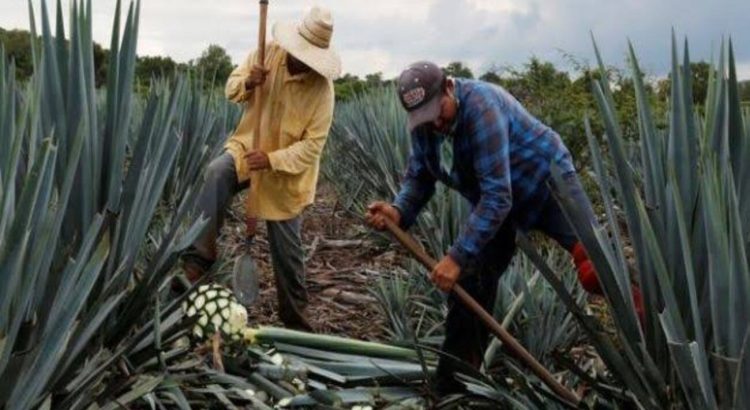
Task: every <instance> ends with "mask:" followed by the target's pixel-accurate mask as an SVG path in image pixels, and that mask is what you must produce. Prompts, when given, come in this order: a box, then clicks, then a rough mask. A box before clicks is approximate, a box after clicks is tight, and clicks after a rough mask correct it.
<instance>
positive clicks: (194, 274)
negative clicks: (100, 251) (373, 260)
mask: <svg viewBox="0 0 750 410" xmlns="http://www.w3.org/2000/svg"><path fill="white" fill-rule="evenodd" d="M332 34H333V22H332V18H331V14H330V12H329V11H328V10H325V9H322V8H318V7H313V8H312V9H311V10H310V11H309V12H308V13H307V14H306V15H305V16H304V18H303V20H302V21H301V22H299V23H278V24H276V25H274V27H273V37H274V41H272V42H270V43H269V44H268V45H267V47H266V56H265V62H264V64H263V65H262V66H261V65H259V64H257V59H256V55H255V53H251V54H250V56H248V58H247V59H246V60H245V62H244V63H243V64H241V65H240V66H239V67H237V68H236V69H235V70H234V71H233V72H232V74H231V75H230V77H229V80H228V81H227V84H226V90H225V92H226V96H227V98H228V99H230V100H231V101H234V102H237V103H241V104H244V108H245V110H244V113H243V115H242V118H241V119H240V122H239V124H238V125H237V128H236V130H235V132H234V134H233V135H232V136H231V137H230V138H229V140H228V142H227V143H226V146H225V149H226V150H225V151H224V153H222V154H221V155H220V156H219V157H218V158H216V159H214V160H213V161H212V162H211V163H210V164H209V166H208V170H207V174H206V184H205V187H204V188H203V191H202V192H201V194H200V198H199V200H198V202H199V207H200V210H201V211H202V212H203V214H204V215H205V216H206V217H208V218H209V224H208V227H207V228H206V230H205V231H204V233H203V235H202V236H201V237H200V238H199V239H198V240H197V241H196V242H195V243H193V245H192V246H191V248H190V249H189V250H188V252H187V253H186V255H185V256H184V257H183V261H184V269H185V273H186V275H187V276H188V279H189V280H191V281H195V280H197V279H198V278H200V276H201V275H203V274H204V273H205V272H206V271H207V270H208V268H209V267H210V266H211V265H212V264H213V262H214V261H215V260H216V258H217V249H216V239H217V237H218V235H219V232H220V229H221V226H222V224H223V221H224V213H225V212H226V209H227V207H228V206H229V205H230V203H231V200H232V197H233V196H234V195H235V194H237V193H238V192H240V191H242V190H244V189H245V188H247V187H248V186H249V187H250V191H249V193H248V200H247V210H248V212H251V213H252V215H255V216H256V217H257V218H258V219H263V220H266V221H267V228H268V237H269V244H270V247H271V259H272V262H273V270H274V276H275V278H276V289H277V294H278V301H279V317H280V318H281V320H282V321H283V322H284V324H285V325H286V326H287V327H290V328H295V329H302V330H311V328H310V325H309V323H308V321H307V319H306V316H305V308H306V306H307V290H306V289H305V282H304V276H305V272H304V254H303V250H302V240H301V235H300V228H301V217H300V214H301V213H302V211H303V210H304V209H305V207H307V206H308V205H310V204H311V203H312V202H313V200H314V198H315V187H316V184H317V181H318V173H319V168H320V156H321V152H322V151H323V146H324V144H325V141H326V138H327V136H328V130H329V129H330V127H331V121H332V119H333V105H334V93H333V82H332V81H333V79H335V78H336V77H338V75H339V74H340V72H341V60H340V58H339V56H338V54H337V53H336V51H335V50H334V49H333V48H332V47H331V37H332ZM256 92H261V93H262V107H261V113H260V136H259V147H260V149H259V150H253V149H252V147H253V139H254V138H257V137H258V136H256V135H254V134H255V124H256V121H258V118H257V114H256V110H255V109H254V107H253V105H254V103H255V98H254V97H255V93H256ZM251 172H252V173H253V176H252V181H250V174H251Z"/></svg>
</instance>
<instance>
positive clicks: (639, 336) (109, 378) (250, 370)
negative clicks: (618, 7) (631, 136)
mask: <svg viewBox="0 0 750 410" xmlns="http://www.w3.org/2000/svg"><path fill="white" fill-rule="evenodd" d="M121 10H122V11H123V12H122V13H121ZM29 14H30V22H31V31H32V33H33V36H34V38H37V36H38V38H39V40H38V41H32V48H33V50H32V51H33V57H34V68H35V71H34V75H33V76H32V78H31V79H30V80H29V81H28V82H23V83H19V82H17V81H16V76H15V73H14V65H13V62H11V61H9V59H8V58H7V57H6V55H5V53H4V51H3V50H2V48H0V188H1V189H0V408H7V409H28V408H45V409H51V408H55V409H57V408H65V409H68V408H73V409H98V408H104V409H116V408H123V407H124V408H153V409H157V408H159V409H162V408H180V409H188V408H260V409H270V408H347V409H348V408H363V409H364V408H391V409H412V408H414V409H416V408H426V407H441V408H475V407H484V408H518V409H527V408H530V409H547V408H568V407H569V405H568V404H567V403H565V402H563V401H560V400H559V399H558V398H557V397H555V395H554V394H553V393H552V392H551V391H549V390H548V389H547V388H546V387H545V386H544V385H543V384H542V383H541V382H540V381H539V380H538V379H537V378H536V377H535V376H533V375H532V374H531V373H530V372H528V371H527V370H526V369H525V368H524V367H523V366H522V365H520V364H519V363H517V362H516V360H515V359H514V358H513V357H510V356H508V355H506V354H505V352H504V350H503V348H502V345H501V343H500V342H498V341H497V340H493V341H492V343H491V344H490V346H489V348H488V349H487V351H486V352H485V360H484V365H483V366H482V368H481V369H480V370H473V369H471V368H468V367H467V368H466V369H465V372H463V373H462V374H461V375H460V376H459V377H461V378H462V380H463V381H464V383H465V384H466V386H467V388H468V392H467V393H466V394H463V395H458V396H453V397H448V398H442V399H438V398H436V397H434V396H433V395H431V393H430V387H431V382H432V380H431V378H432V374H433V371H434V366H435V363H436V360H437V358H438V357H439V354H440V352H439V351H438V350H437V349H438V347H439V346H440V342H441V340H442V336H443V334H442V332H443V331H442V321H443V319H444V317H445V314H446V307H445V303H444V301H445V296H444V295H443V294H442V293H440V292H438V291H436V290H434V289H433V288H432V286H431V284H430V283H429V282H428V280H427V279H426V276H425V275H424V272H423V271H422V270H421V268H419V267H418V266H417V265H416V264H409V263H405V264H404V265H403V266H401V267H399V268H398V269H397V271H394V272H387V271H384V272H380V276H379V278H378V279H377V281H376V283H375V284H374V285H373V286H372V288H371V289H370V290H369V291H370V292H371V293H372V295H373V297H374V299H375V300H376V301H377V308H378V309H379V311H380V313H381V314H382V316H383V317H384V323H385V329H384V331H385V334H386V335H387V340H382V341H381V343H375V342H361V341H357V340H353V339H349V338H346V337H345V336H346V335H336V336H333V335H313V334H305V333H299V332H294V331H288V330H285V329H277V328H262V327H261V328H256V327H254V324H253V323H239V324H238V323H237V317H241V318H242V317H244V316H241V315H240V316H237V315H236V313H238V312H240V311H241V310H242V308H241V307H237V304H236V302H235V301H234V300H233V298H232V296H231V295H229V294H225V290H224V288H221V287H207V286H204V284H198V285H196V287H194V288H195V289H193V290H195V291H196V292H197V293H195V292H192V291H189V292H186V293H184V294H177V293H176V292H174V291H172V290H171V286H170V283H171V282H172V280H184V279H183V278H182V275H181V270H180V268H179V263H178V258H179V255H180V254H181V252H183V251H184V250H185V249H186V248H187V246H188V245H189V244H190V243H191V242H192V240H193V239H194V238H195V237H196V236H197V235H198V234H199V233H200V231H201V229H202V227H203V226H204V223H205V221H204V219H203V218H202V216H201V215H197V214H196V213H195V212H194V206H195V201H196V196H197V192H198V191H199V190H200V188H201V185H202V183H203V182H202V178H201V175H202V173H203V170H204V169H205V167H206V165H207V164H208V162H209V161H210V159H211V158H213V157H214V156H216V155H217V153H218V152H219V151H220V150H221V148H222V145H223V141H224V139H225V138H226V137H227V136H228V135H229V134H230V133H231V131H232V129H233V127H234V125H235V124H236V123H237V121H238V119H239V116H240V113H241V107H239V106H236V105H233V104H230V103H229V102H227V101H225V99H224V98H223V96H222V94H221V92H212V91H207V90H206V87H204V85H203V81H202V75H203V74H202V73H186V74H179V75H177V76H176V77H175V78H154V79H153V81H152V83H151V86H150V89H149V90H148V92H147V93H145V94H136V93H135V92H134V89H135V87H134V68H135V52H136V48H137V43H138V31H139V14H140V5H139V3H138V2H132V3H130V4H129V5H127V7H126V8H125V9H122V7H121V5H120V4H119V2H118V5H117V12H116V14H115V15H114V16H113V22H112V27H113V29H112V40H111V44H110V45H109V47H110V53H111V54H110V60H109V66H108V73H107V83H106V85H105V86H104V87H102V88H98V89H97V88H96V87H95V86H94V63H93V51H92V50H93V39H92V15H93V14H92V8H91V1H90V0H88V1H81V2H73V4H72V6H71V9H70V11H69V15H68V16H67V19H66V18H65V16H64V13H63V9H62V8H61V7H60V4H58V5H57V8H56V13H55V15H53V16H50V14H49V12H48V9H47V8H46V6H45V5H44V4H42V6H41V7H37V8H35V7H34V4H32V3H30V4H29ZM53 27H54V30H53ZM672 50H673V51H672V56H671V59H672V61H673V63H672V70H671V80H672V88H671V96H670V98H669V107H670V110H669V113H668V115H669V118H668V119H667V121H666V123H667V124H668V127H667V128H666V129H661V128H657V126H656V125H655V124H656V123H661V122H659V121H656V120H655V118H654V116H653V114H652V111H651V107H650V106H649V103H648V99H647V98H646V95H645V91H644V87H645V86H644V84H643V78H642V76H641V74H640V73H641V71H640V69H639V67H638V62H637V58H636V55H635V52H634V51H633V50H632V48H631V52H630V57H629V61H630V64H631V66H632V67H631V68H632V72H633V79H634V81H635V92H636V98H637V101H638V124H639V130H640V135H639V138H637V139H635V140H625V139H624V137H623V135H622V133H621V127H620V125H619V124H618V121H617V119H616V116H615V115H614V113H615V112H616V110H615V107H614V102H613V99H612V96H611V91H610V88H609V87H610V84H609V82H608V81H607V79H606V77H602V78H599V79H597V80H594V82H593V83H592V94H593V95H594V96H595V98H596V101H597V103H598V109H599V113H598V116H599V117H600V118H601V120H602V122H603V123H604V124H605V128H606V132H605V133H604V134H603V135H594V134H593V133H592V132H589V134H588V135H587V136H581V138H584V137H587V140H588V144H589V147H590V151H591V156H590V158H591V164H590V167H589V169H587V170H585V171H584V172H589V173H590V174H591V175H592V176H593V177H594V178H595V180H596V181H597V183H598V187H599V189H600V190H599V192H589V195H590V196H592V198H594V199H595V201H596V202H598V203H601V204H602V207H603V209H604V210H605V212H604V214H603V215H602V218H601V224H599V225H598V226H591V225H589V224H586V223H582V222H581V221H582V220H583V219H582V218H581V216H580V212H579V210H578V209H577V207H576V204H575V203H572V202H571V201H570V200H569V199H568V196H567V193H566V192H564V191H563V190H557V189H555V190H554V191H555V193H556V195H557V197H558V198H559V200H560V201H561V203H562V204H563V207H564V210H565V212H566V214H567V216H568V218H569V219H570V220H571V221H572V222H573V224H574V226H575V228H576V231H577V233H578V235H579V236H580V238H581V240H582V241H583V242H584V244H585V245H586V247H587V249H588V250H589V254H590V255H591V257H592V260H593V262H594V264H595V266H596V269H597V272H599V274H600V278H601V281H602V285H603V288H604V290H605V297H604V298H603V299H602V300H593V301H592V300H588V299H587V295H586V294H585V293H584V292H583V291H582V289H581V288H580V287H579V286H578V285H577V283H576V280H575V274H574V273H573V266H572V263H571V262H570V260H569V257H568V255H567V254H566V253H564V252H562V251H561V250H559V249H557V248H555V247H554V246H551V245H549V244H546V243H544V242H543V241H540V240H536V238H534V240H531V239H529V238H528V237H526V236H523V235H521V236H519V238H518V243H519V248H520V249H521V250H522V252H519V255H518V256H517V258H516V259H515V260H514V262H513V263H512V265H511V267H510V268H509V269H508V271H507V272H505V274H504V275H503V276H502V278H501V283H500V286H499V288H498V298H497V303H496V306H495V309H494V312H492V313H494V315H495V317H496V318H497V319H498V321H500V322H501V323H502V325H503V326H505V327H507V328H508V329H509V330H510V332H511V333H512V334H513V335H514V336H515V337H516V338H518V340H519V341H520V342H521V343H522V344H523V345H524V346H526V347H527V349H528V350H529V351H530V352H531V353H532V354H533V355H534V356H535V357H537V358H538V359H539V361H540V362H541V363H542V364H543V365H544V366H546V367H547V368H549V369H550V370H552V372H553V374H554V375H555V376H556V377H557V378H558V379H559V380H560V381H562V382H563V383H564V384H566V385H567V386H568V387H569V388H571V389H574V390H575V391H577V392H578V393H579V394H580V395H581V396H583V398H584V399H583V402H582V403H581V406H582V407H584V408H588V407H596V406H600V407H601V408H644V409H662V408H675V409H682V408H690V409H704V408H722V409H734V408H737V409H739V408H748V407H750V357H748V355H749V354H748V353H747V351H748V350H750V328H749V327H748V325H749V324H750V318H749V317H748V315H750V306H748V304H749V303H750V302H749V300H750V259H748V258H749V257H750V255H749V254H748V252H750V249H748V246H749V245H748V243H749V242H748V240H750V176H748V175H746V174H747V173H748V170H749V169H750V168H748V166H750V165H747V164H750V142H748V141H750V113H748V108H747V107H745V108H743V106H742V105H741V103H740V101H739V97H738V86H737V78H736V73H735V65H734V56H733V51H732V45H731V42H729V43H727V44H726V45H724V46H722V49H721V50H722V51H721V55H719V56H718V57H717V60H716V61H717V63H716V65H715V67H714V69H713V71H712V72H711V78H710V89H709V93H708V97H707V99H706V101H705V102H704V104H703V106H702V107H700V108H701V109H698V108H699V107H697V106H694V105H693V98H692V95H691V84H690V81H691V78H692V77H691V73H690V72H689V70H690V65H689V62H690V58H689V54H688V53H689V51H688V46H687V43H686V44H685V46H684V49H683V48H682V47H678V46H677V43H676V41H674V42H673V47H672ZM680 51H681V54H682V56H680V55H679V54H680ZM597 55H598V51H597ZM599 65H600V68H601V72H606V71H605V70H604V63H603V62H602V61H601V59H600V60H599ZM206 75H210V73H206ZM704 113H705V114H704ZM581 121H582V122H587V121H588V120H587V119H585V118H581ZM405 124H406V118H405V113H404V112H403V110H402V109H401V107H400V105H399V103H398V99H397V98H396V94H395V91H394V90H393V89H392V88H389V87H384V88H382V89H377V90H374V91H371V92H369V93H367V94H363V95H359V96H356V97H354V98H352V99H351V100H350V101H348V102H347V103H344V104H339V105H338V106H337V109H336V114H335V120H334V125H333V128H332V130H331V134H330V137H329V142H328V144H327V146H326V152H325V157H324V163H323V168H324V173H325V174H326V176H327V179H328V181H329V183H331V184H332V185H333V186H334V187H335V189H336V190H337V191H338V192H339V193H340V198H341V199H340V203H341V204H342V205H343V206H344V207H345V208H346V209H348V210H349V211H351V212H353V213H354V214H356V215H361V213H362V210H363V207H364V206H365V205H366V204H367V203H368V202H369V201H370V200H373V199H390V198H392V197H393V196H394V194H395V193H396V192H397V191H398V186H399V180H400V176H401V174H402V172H403V170H404V169H405V164H406V159H407V157H408V153H409V136H408V134H407V132H406V127H405ZM443 158H445V159H446V160H447V161H450V152H446V153H445V155H444V156H443ZM746 168H748V169H746ZM550 184H551V185H552V187H553V188H555V186H556V185H555V182H554V180H553V181H550ZM468 212H469V206H468V204H467V203H466V202H465V201H464V200H463V199H462V198H461V197H459V196H458V195H456V194H455V193H454V192H451V191H449V190H447V189H445V188H443V187H439V188H438V190H437V192H436V195H435V198H434V199H433V200H432V201H431V202H430V203H429V204H428V206H427V209H426V211H425V212H423V214H422V215H421V217H420V218H419V220H418V223H417V225H416V227H415V228H414V230H413V233H415V234H416V235H417V236H418V237H419V238H420V239H421V241H422V242H423V244H424V246H425V248H426V249H427V250H429V251H430V253H432V254H433V255H441V254H442V253H443V252H444V251H445V250H446V249H447V248H448V247H449V246H450V244H451V241H452V239H453V238H454V237H455V236H456V235H457V233H458V232H459V230H460V229H461V226H462V223H463V221H464V220H465V219H466V217H467V215H468ZM380 239H381V240H380V241H379V242H378V243H379V244H380V246H381V247H383V248H386V247H388V242H387V240H386V238H385V237H383V238H380ZM229 256H230V257H231V255H229ZM221 270H222V268H221V266H218V267H217V268H215V269H214V272H212V275H213V276H211V278H212V279H213V278H216V281H217V282H218V283H224V282H223V280H224V278H223V277H222V276H221V272H220V271H221ZM633 282H637V283H639V284H640V287H641V289H642V290H643V293H644V297H645V302H646V315H645V320H644V321H643V323H640V322H639V319H638V317H637V315H636V314H635V311H634V308H633V302H632V300H631V299H630V296H629V295H630V287H631V283H633ZM235 308H236V309H235ZM227 309H228V310H227ZM241 322H242V321H241ZM227 324H231V326H230V327H227ZM197 329H200V330H197ZM219 329H220V330H221V332H220V333H223V334H224V335H223V336H224V337H223V339H224V341H223V344H221V345H220V346H221V350H217V346H219V344H218V343H217V341H218V337H213V338H210V339H209V340H205V339H206V337H208V334H209V333H213V331H214V330H219ZM227 336H229V337H227Z"/></svg>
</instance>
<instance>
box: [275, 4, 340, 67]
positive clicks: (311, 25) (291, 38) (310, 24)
mask: <svg viewBox="0 0 750 410" xmlns="http://www.w3.org/2000/svg"><path fill="white" fill-rule="evenodd" d="M332 36H333V18H332V17H331V12H330V11H329V10H327V9H324V8H322V7H317V6H315V7H313V8H311V9H310V11H309V12H307V14H305V17H304V18H303V19H302V21H300V22H279V23H276V24H274V26H273V37H274V39H275V40H276V42H277V43H278V44H279V45H280V46H281V47H282V48H284V50H286V51H287V52H288V53H290V54H291V55H293V56H294V57H296V58H297V59H298V60H300V61H302V62H303V63H305V64H307V65H308V66H309V67H310V68H312V69H313V70H315V71H316V72H318V73H320V74H321V75H322V76H323V77H326V78H328V79H331V80H335V79H336V78H338V76H339V75H340V74H341V58H340V57H339V55H338V53H337V52H336V50H334V49H333V47H331V37H332Z"/></svg>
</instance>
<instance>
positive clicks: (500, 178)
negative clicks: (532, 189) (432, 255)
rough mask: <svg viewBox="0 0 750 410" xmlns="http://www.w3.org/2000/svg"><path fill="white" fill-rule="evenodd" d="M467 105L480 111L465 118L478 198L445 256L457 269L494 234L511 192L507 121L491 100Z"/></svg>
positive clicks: (480, 98)
mask: <svg viewBox="0 0 750 410" xmlns="http://www.w3.org/2000/svg"><path fill="white" fill-rule="evenodd" d="M473 98H475V100H474V101H470V103H471V104H472V105H471V106H472V107H481V108H480V109H478V110H476V112H470V113H467V114H468V119H469V124H471V125H470V127H471V128H470V129H469V133H468V135H467V137H468V138H470V139H471V149H472V153H473V157H474V160H473V167H474V172H475V173H476V176H477V179H478V181H479V188H480V191H481V197H480V199H479V202H478V203H477V205H476V206H475V207H474V210H473V211H472V213H471V215H470V216H469V220H468V221H467V223H466V225H465V226H464V228H463V230H462V232H461V234H460V235H459V237H458V239H456V241H455V242H454V245H453V246H452V247H451V249H450V250H449V251H448V254H449V255H451V257H453V259H454V260H455V261H456V262H457V263H458V264H459V265H460V266H462V267H463V266H465V265H466V263H467V262H469V261H470V260H472V259H473V258H475V257H476V256H477V255H478V254H479V252H481V251H482V249H483V248H484V246H485V245H486V244H487V243H488V242H489V241H490V240H491V239H492V237H493V236H494V235H495V234H496V233H497V231H498V229H499V228H500V226H501V225H502V224H503V222H504V221H505V218H506V217H507V216H508V213H509V212H510V209H511V206H512V203H513V198H512V191H511V177H510V159H509V139H508V138H509V137H508V127H509V124H508V118H507V116H506V115H505V114H503V113H502V112H501V107H500V106H499V105H498V104H497V101H492V100H490V99H491V98H492V96H486V95H479V96H477V97H473Z"/></svg>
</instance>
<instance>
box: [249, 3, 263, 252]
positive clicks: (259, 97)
mask: <svg viewBox="0 0 750 410" xmlns="http://www.w3.org/2000/svg"><path fill="white" fill-rule="evenodd" d="M267 18H268V0H260V24H258V50H257V52H256V54H257V56H258V61H257V63H258V65H260V66H261V67H263V68H265V62H266V20H267ZM254 105H255V134H253V151H257V150H258V149H260V122H261V115H262V114H263V107H262V105H263V87H256V88H255V103H254ZM253 179H257V178H252V175H251V177H250V183H251V184H252V183H253ZM257 226H258V218H257V217H256V216H255V215H250V214H248V216H247V219H246V220H245V229H246V235H247V238H248V243H251V242H252V238H253V237H254V236H255V232H256V229H257Z"/></svg>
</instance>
